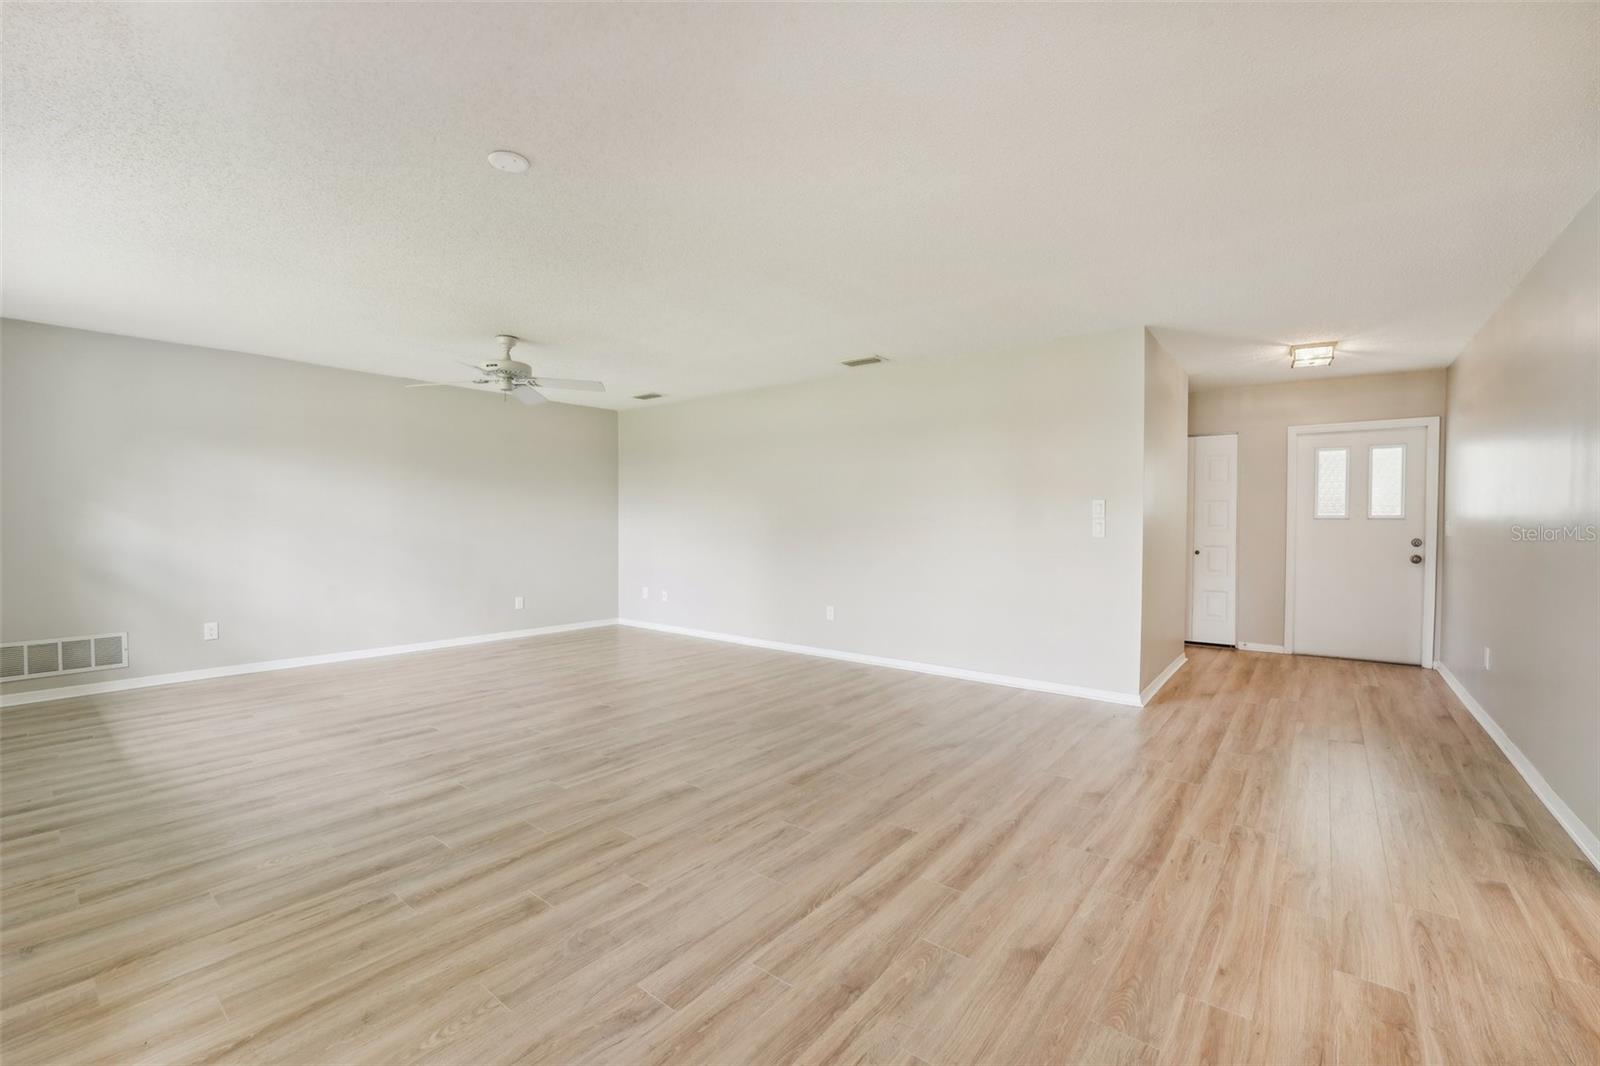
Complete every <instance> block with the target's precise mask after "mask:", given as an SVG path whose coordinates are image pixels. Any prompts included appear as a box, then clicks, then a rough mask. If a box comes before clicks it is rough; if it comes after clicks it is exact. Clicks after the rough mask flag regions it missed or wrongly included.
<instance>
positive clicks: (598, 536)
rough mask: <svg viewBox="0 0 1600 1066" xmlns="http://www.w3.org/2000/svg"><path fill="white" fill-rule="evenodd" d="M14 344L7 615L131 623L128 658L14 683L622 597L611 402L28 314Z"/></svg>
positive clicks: (605, 610)
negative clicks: (216, 635)
mask: <svg viewBox="0 0 1600 1066" xmlns="http://www.w3.org/2000/svg"><path fill="white" fill-rule="evenodd" d="M0 348H3V353H4V354H3V363H0V392H3V400H0V402H3V408H0V410H3V416H4V421H3V432H0V462H3V467H0V473H3V484H4V488H3V495H0V510H3V543H0V574H3V580H4V587H3V589H0V601H3V610H0V635H3V639H5V640H7V641H12V640H24V639H34V638H39V637H52V636H75V635H79V634H84V633H98V632H107V631H120V630H127V631H128V633H129V648H130V651H131V660H132V665H131V667H130V668H129V669H127V670H110V671H102V672H93V673H84V674H74V675H67V676H65V677H62V678H59V679H57V680H55V681H50V680H41V681H37V682H10V683H7V684H6V686H5V689H4V691H5V692H6V693H8V694H9V693H16V692H23V691H28V690H29V689H31V688H37V687H42V686H53V685H57V684H59V685H77V684H85V683H91V682H97V681H111V680H116V679H119V678H127V677H137V676H140V675H144V674H159V673H167V672H171V671H181V670H192V669H200V668H205V667H215V666H226V665H232V664H238V663H247V662H255V661H260V660H267V659H278V658H287V657H294V656H301V655H314V654H321V653H327V652H337V651H349V650H358V649H363V648H372V647H381V646H385V645H392V644H404V643H413V642H420V641H427V640H437V639H444V638H449V637H459V636H467V635H471V634H480V633H492V632H498V631H504V630H511V629H524V628H531V627H535V626H541V625H550V624H555V623H561V622H579V621H589V620H594V619H604V618H609V617H612V616H614V614H615V609H616V598H617V594H616V531H617V521H616V514H617V511H616V469H617V464H616V416H615V415H614V414H613V413H612V412H610V411H600V410H593V409H589V408H579V407H568V406H555V405H546V406H543V407H538V408H533V409H529V408H525V407H524V406H523V405H521V404H518V403H514V402H512V403H506V402H502V401H501V400H500V399H499V398H498V397H495V396H490V395H486V394H481V393H474V392H470V391H466V390H462V389H448V388H446V389H425V390H407V389H405V388H403V387H402V382H401V381H400V380H398V379H395V378H385V377H379V376H376V375H372V374H361V373H353V372H350V371H343V370H332V369H328V368H325V367H318V366H312V365H309V364H305V363H298V362H290V361H286V360H280V359H267V358H262V357H259V356H251V355H241V354H238V353H234V352H219V351H212V350H208V349H202V348H190V347H185V346H182V345H175V344H167V343H163V342H159V341H148V340H136V339H134V338H130V337H120V336H114V335H110V334H104V333H88V332H83V331H79V330H70V329H61V328H57V327H53V326H43V325H37V324H34V323H28V322H17V321H9V320H8V321H5V322H4V323H3V324H0ZM517 595H521V596H523V597H525V599H526V604H527V605H526V608H525V609H524V610H521V611H516V610H513V609H512V597H513V596H517ZM205 621H216V622H218V623H219V624H220V627H221V639H219V640H216V641H202V640H201V639H200V627H201V623H202V622H205Z"/></svg>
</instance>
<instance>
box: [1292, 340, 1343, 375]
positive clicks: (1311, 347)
mask: <svg viewBox="0 0 1600 1066" xmlns="http://www.w3.org/2000/svg"><path fill="white" fill-rule="evenodd" d="M1337 343H1338V342H1337V341H1319V342H1318V343H1316V344H1296V345H1294V346H1292V347H1291V348H1290V349H1289V367H1290V369H1293V370H1299V369H1300V368H1301V367H1305V366H1327V365H1328V364H1329V363H1331V362H1333V348H1334V345H1335V344H1337Z"/></svg>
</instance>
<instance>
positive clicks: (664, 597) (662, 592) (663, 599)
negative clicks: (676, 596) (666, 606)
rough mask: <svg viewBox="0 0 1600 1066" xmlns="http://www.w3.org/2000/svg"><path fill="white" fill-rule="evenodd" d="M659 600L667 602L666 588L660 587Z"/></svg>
mask: <svg viewBox="0 0 1600 1066" xmlns="http://www.w3.org/2000/svg"><path fill="white" fill-rule="evenodd" d="M661 602H662V603H666V602H667V590H666V589H662V590H661Z"/></svg>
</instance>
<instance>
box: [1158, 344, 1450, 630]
mask: <svg viewBox="0 0 1600 1066" xmlns="http://www.w3.org/2000/svg"><path fill="white" fill-rule="evenodd" d="M1305 373H1306V374H1308V375H1311V376H1308V377H1307V378H1306V379H1305V380H1304V381H1292V382H1289V383H1287V384H1282V385H1245V386H1238V387H1234V388H1221V389H1206V390H1202V391H1197V392H1194V393H1192V394H1191V395H1190V396H1189V432H1190V433H1191V434H1194V435H1195V436H1203V435H1206V434H1212V433H1237V434H1238V435H1239V614H1238V639H1239V640H1240V641H1242V642H1245V643H1249V644H1282V643H1283V600H1284V597H1283V586H1284V565H1285V543H1286V538H1287V535H1288V533H1287V530H1288V518H1287V514H1286V512H1287V510H1288V500H1287V496H1288V492H1289V489H1288V477H1289V466H1288V455H1289V444H1288V431H1289V427H1290V426H1306V425H1318V424H1320V423H1325V422H1357V421H1368V420H1372V419H1379V418H1422V417H1428V416H1433V415H1443V414H1444V405H1445V400H1444V393H1445V372H1444V371H1443V370H1415V371H1410V372H1407V373H1402V374H1369V375H1364V376H1361V377H1353V378H1317V377H1315V376H1314V375H1315V371H1310V370H1308V371H1306V372H1305ZM1445 434H1446V435H1447V436H1448V434H1449V427H1448V426H1446V427H1445Z"/></svg>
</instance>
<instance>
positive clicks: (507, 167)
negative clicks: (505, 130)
mask: <svg viewBox="0 0 1600 1066" xmlns="http://www.w3.org/2000/svg"><path fill="white" fill-rule="evenodd" d="M489 165H490V166H491V167H494V168H495V169H496V170H503V171H505V172H506V173H507V174H521V173H522V172H523V171H524V170H527V169H528V157H527V156H525V155H522V154H520V153H518V152H513V151H510V150H509V149H506V148H497V149H495V150H494V151H492V152H490V153H489Z"/></svg>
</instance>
